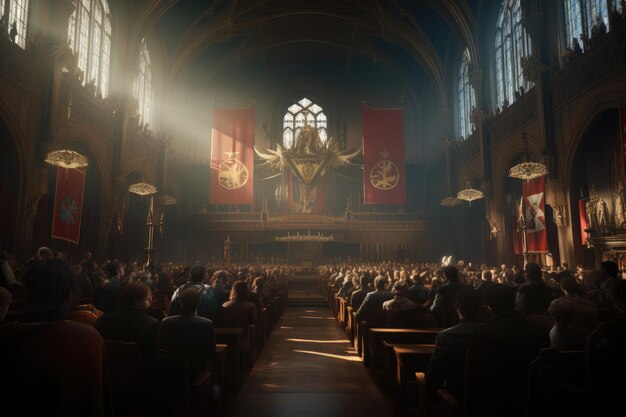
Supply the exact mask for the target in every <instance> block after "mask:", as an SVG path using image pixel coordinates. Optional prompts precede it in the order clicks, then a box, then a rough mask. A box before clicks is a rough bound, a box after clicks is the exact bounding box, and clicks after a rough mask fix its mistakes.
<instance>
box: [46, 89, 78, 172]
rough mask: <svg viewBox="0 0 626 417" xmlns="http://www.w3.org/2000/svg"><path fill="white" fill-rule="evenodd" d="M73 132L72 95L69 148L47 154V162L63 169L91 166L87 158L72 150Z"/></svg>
mask: <svg viewBox="0 0 626 417" xmlns="http://www.w3.org/2000/svg"><path fill="white" fill-rule="evenodd" d="M71 131H72V95H71V94H70V97H69V102H68V105H67V148H65V149H57V150H54V151H50V152H48V153H47V154H46V159H45V162H46V163H48V164H50V165H54V166H57V167H61V168H66V169H68V168H85V167H86V166H88V165H89V159H87V157H86V156H84V155H82V154H80V153H78V152H76V151H73V150H72V149H70V141H71Z"/></svg>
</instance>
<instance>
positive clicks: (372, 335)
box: [363, 327, 442, 377]
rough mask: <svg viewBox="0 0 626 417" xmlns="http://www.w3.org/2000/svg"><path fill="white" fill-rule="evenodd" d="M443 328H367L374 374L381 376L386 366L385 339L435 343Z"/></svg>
mask: <svg viewBox="0 0 626 417" xmlns="http://www.w3.org/2000/svg"><path fill="white" fill-rule="evenodd" d="M441 330H442V329H439V328H435V329H393V328H380V327H378V328H376V327H375V328H369V329H368V330H367V338H366V339H365V340H366V343H367V344H366V345H365V346H363V349H364V350H366V351H367V352H368V353H367V357H368V363H367V366H368V367H369V368H370V369H372V372H373V373H374V376H375V377H376V376H379V372H380V370H381V369H383V367H384V360H385V349H384V345H383V341H386V342H387V343H390V344H433V343H435V339H436V338H437V334H439V332H440V331H441Z"/></svg>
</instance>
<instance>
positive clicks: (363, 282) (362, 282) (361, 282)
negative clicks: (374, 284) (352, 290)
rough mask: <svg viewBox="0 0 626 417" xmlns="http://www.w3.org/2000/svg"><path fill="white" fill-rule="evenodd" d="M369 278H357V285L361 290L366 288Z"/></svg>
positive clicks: (363, 276)
mask: <svg viewBox="0 0 626 417" xmlns="http://www.w3.org/2000/svg"><path fill="white" fill-rule="evenodd" d="M369 281H370V280H369V277H368V276H367V275H361V276H360V277H359V285H360V286H361V288H367V286H368V284H369Z"/></svg>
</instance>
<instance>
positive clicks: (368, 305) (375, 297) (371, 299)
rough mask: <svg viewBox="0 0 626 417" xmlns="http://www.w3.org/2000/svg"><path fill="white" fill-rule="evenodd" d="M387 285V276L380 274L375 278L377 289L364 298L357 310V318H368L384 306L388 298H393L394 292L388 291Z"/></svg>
mask: <svg viewBox="0 0 626 417" xmlns="http://www.w3.org/2000/svg"><path fill="white" fill-rule="evenodd" d="M386 286H387V278H385V277H383V276H382V275H379V276H377V277H376V279H375V280H374V288H375V289H376V290H375V291H372V292H370V293H368V294H367V295H366V296H365V298H364V299H363V303H362V304H361V307H359V309H358V311H357V312H356V319H357V320H358V321H360V320H366V319H367V315H368V314H369V313H370V312H371V311H374V310H378V309H381V308H383V303H384V302H385V301H387V300H391V299H392V298H393V294H391V292H389V291H387V290H386V289H385V287H386Z"/></svg>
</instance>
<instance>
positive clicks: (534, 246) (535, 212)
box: [524, 177, 548, 253]
mask: <svg viewBox="0 0 626 417" xmlns="http://www.w3.org/2000/svg"><path fill="white" fill-rule="evenodd" d="M544 181H545V178H544V177H541V178H537V179H534V180H531V181H526V182H524V216H525V219H526V249H527V252H529V253H545V252H548V231H547V229H546V215H545V209H546V207H545V189H544Z"/></svg>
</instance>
